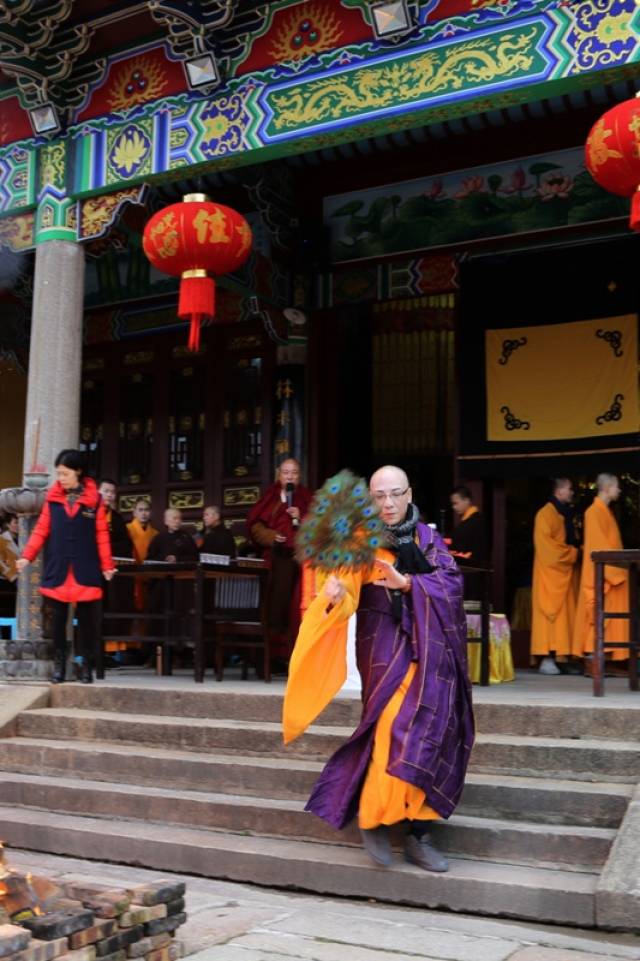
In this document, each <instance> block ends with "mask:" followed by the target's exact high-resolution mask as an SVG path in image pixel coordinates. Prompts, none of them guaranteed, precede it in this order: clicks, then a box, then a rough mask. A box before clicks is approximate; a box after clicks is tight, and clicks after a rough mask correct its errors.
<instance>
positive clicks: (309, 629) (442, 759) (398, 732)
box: [283, 467, 474, 871]
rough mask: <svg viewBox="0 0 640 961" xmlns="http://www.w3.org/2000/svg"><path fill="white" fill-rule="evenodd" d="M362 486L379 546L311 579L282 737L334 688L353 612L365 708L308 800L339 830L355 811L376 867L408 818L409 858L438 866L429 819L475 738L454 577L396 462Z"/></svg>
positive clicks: (453, 792)
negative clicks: (374, 511) (360, 565)
mask: <svg viewBox="0 0 640 961" xmlns="http://www.w3.org/2000/svg"><path fill="white" fill-rule="evenodd" d="M370 490H371V495H372V497H373V499H374V501H375V502H376V503H377V504H378V506H379V510H380V515H381V518H382V520H383V521H384V523H385V525H386V535H385V536H386V541H387V547H386V548H385V549H384V550H380V551H378V552H377V553H376V559H375V563H374V566H373V568H371V569H368V570H358V571H350V572H345V571H342V570H341V571H337V572H335V573H334V574H331V575H329V576H326V577H325V579H324V583H322V578H320V577H317V587H318V593H317V596H316V597H315V599H314V600H313V601H312V602H311V604H310V605H309V608H308V610H307V612H306V614H305V616H304V619H303V622H302V625H301V628H300V633H299V635H298V639H297V641H296V646H295V649H294V652H293V656H292V659H291V664H290V668H289V681H288V685H287V692H286V695H285V703H284V713H283V727H284V738H285V742H287V743H288V742H289V741H291V740H293V739H294V738H296V737H298V736H299V735H300V734H302V733H303V731H304V730H305V729H306V727H307V726H308V725H309V724H311V723H312V722H313V720H314V719H315V718H316V717H317V716H318V715H319V714H320V712H321V711H322V710H323V709H324V708H325V707H326V705H327V704H328V703H329V701H330V700H331V698H332V697H333V696H334V695H335V694H336V693H337V692H338V691H339V690H340V688H341V687H342V684H343V683H344V681H345V678H346V634H347V621H348V619H349V617H350V616H351V615H352V614H353V613H354V612H357V629H356V655H357V661H358V669H359V671H360V675H361V678H362V699H363V709H362V718H361V720H360V723H359V725H358V727H357V729H356V731H355V732H354V733H353V735H352V736H351V737H350V738H349V740H348V741H347V742H346V743H345V744H343V745H342V746H341V747H340V748H339V749H338V750H337V751H336V752H335V754H334V755H333V757H332V758H331V759H330V760H329V762H328V764H327V765H326V767H325V768H324V770H323V772H322V774H321V775H320V778H319V779H318V781H317V783H316V785H315V787H314V788H313V791H312V793H311V797H310V799H309V801H308V803H307V807H306V810H307V811H311V812H312V813H313V814H316V815H317V816H318V817H321V818H323V819H324V820H325V821H327V823H329V824H331V825H332V826H333V827H335V828H338V829H340V828H343V827H345V825H346V824H348V823H349V821H351V820H352V819H353V818H354V817H356V816H357V817H358V823H359V826H360V832H361V836H362V840H363V844H364V847H365V849H366V851H367V853H368V854H369V855H370V857H371V858H372V859H373V861H374V862H375V863H376V864H379V865H382V866H386V865H389V864H390V863H391V862H392V860H393V856H392V852H391V845H390V837H389V828H390V825H392V824H395V823H397V822H405V823H406V824H407V834H406V837H405V847H404V854H405V858H406V860H408V861H409V862H410V863H413V864H416V865H418V866H419V867H421V868H423V869H424V870H427V871H446V870H447V869H448V863H447V860H446V858H445V857H444V856H443V855H442V854H441V853H440V852H439V851H438V850H437V848H436V847H435V845H434V844H433V841H432V840H431V838H430V834H429V828H430V825H431V823H432V822H433V821H434V820H435V819H437V818H448V817H449V816H450V814H451V813H452V812H453V810H454V808H455V807H456V804H457V803H458V800H459V798H460V795H461V793H462V788H463V785H464V778H465V772H466V768H467V763H468V760H469V755H470V753H471V748H472V745H473V737H474V723H473V710H472V705H471V686H470V683H469V679H468V673H467V662H466V623H465V616H464V611H463V606H462V593H463V584H462V577H461V575H460V572H459V571H458V568H457V566H456V562H455V560H454V559H453V558H452V557H451V555H450V554H449V552H448V550H447V548H446V546H445V544H444V542H443V541H442V539H441V538H440V536H439V535H438V534H437V533H436V531H434V530H433V529H432V528H430V527H428V526H427V525H425V524H422V523H420V522H419V520H418V516H419V515H418V510H417V508H416V506H415V505H414V504H413V503H412V495H411V487H410V486H409V481H408V478H407V476H406V474H405V473H404V471H402V470H400V469H399V468H397V467H383V468H381V469H380V470H378V471H377V472H376V473H375V474H374V475H373V477H372V478H371V482H370Z"/></svg>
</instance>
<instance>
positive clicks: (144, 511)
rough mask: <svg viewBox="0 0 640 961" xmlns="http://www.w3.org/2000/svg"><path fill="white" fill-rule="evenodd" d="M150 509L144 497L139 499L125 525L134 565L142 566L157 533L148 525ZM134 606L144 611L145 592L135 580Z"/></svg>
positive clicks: (142, 584)
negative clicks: (131, 545) (131, 517)
mask: <svg viewBox="0 0 640 961" xmlns="http://www.w3.org/2000/svg"><path fill="white" fill-rule="evenodd" d="M150 519H151V507H150V505H149V501H148V500H146V499H145V498H144V497H139V498H138V500H137V501H136V502H135V504H134V506H133V520H131V521H130V522H129V523H128V524H127V530H128V532H129V537H130V538H131V542H132V544H133V556H134V558H135V560H136V564H143V563H144V561H145V560H146V559H147V552H148V550H149V544H150V543H151V541H152V540H153V538H154V537H155V536H156V534H157V533H158V531H157V530H156V529H155V527H153V526H152V525H151V523H150ZM135 584H136V586H135V605H136V610H137V611H143V610H144V604H145V590H144V583H143V582H142V581H141V580H140V579H139V578H136V582H135Z"/></svg>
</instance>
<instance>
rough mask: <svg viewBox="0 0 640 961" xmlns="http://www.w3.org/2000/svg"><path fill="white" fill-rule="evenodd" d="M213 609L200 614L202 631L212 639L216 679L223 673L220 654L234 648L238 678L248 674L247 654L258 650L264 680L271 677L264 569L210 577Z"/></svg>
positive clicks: (244, 677) (220, 679)
mask: <svg viewBox="0 0 640 961" xmlns="http://www.w3.org/2000/svg"><path fill="white" fill-rule="evenodd" d="M209 583H210V584H211V587H212V588H213V599H212V604H213V612H206V610H205V614H204V617H203V621H204V634H205V637H206V635H207V634H208V626H210V627H211V635H212V638H213V641H214V665H215V675H216V680H217V681H222V679H223V677H224V657H225V653H227V652H229V651H237V652H239V653H240V654H241V657H242V679H243V680H246V679H247V676H248V658H249V656H250V654H251V653H255V652H256V651H260V652H262V663H263V671H264V680H265V681H266V682H267V683H269V682H270V681H271V645H270V637H269V631H268V629H267V626H266V618H265V594H266V583H267V572H266V571H260V572H259V573H251V574H249V573H246V574H245V573H241V572H237V573H236V572H235V571H234V573H233V574H225V575H223V576H221V577H214V578H213V583H211V582H209Z"/></svg>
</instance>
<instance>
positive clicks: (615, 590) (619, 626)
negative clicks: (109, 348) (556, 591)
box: [573, 497, 629, 661]
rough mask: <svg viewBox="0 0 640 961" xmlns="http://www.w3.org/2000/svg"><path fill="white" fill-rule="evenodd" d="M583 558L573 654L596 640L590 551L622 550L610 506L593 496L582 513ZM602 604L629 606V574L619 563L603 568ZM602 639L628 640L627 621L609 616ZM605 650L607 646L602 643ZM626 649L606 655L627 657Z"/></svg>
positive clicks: (623, 608)
mask: <svg viewBox="0 0 640 961" xmlns="http://www.w3.org/2000/svg"><path fill="white" fill-rule="evenodd" d="M583 550H584V559H583V562H582V577H581V579H580V594H579V596H578V610H577V612H576V624H575V629H574V632H573V654H574V655H575V656H576V657H582V655H583V654H591V653H592V652H593V648H594V643H595V606H596V595H595V568H594V563H593V561H592V560H591V552H592V551H621V550H622V539H621V537H620V530H619V528H618V525H617V523H616V519H615V517H614V516H613V514H612V512H611V511H610V509H609V508H608V507H607V506H606V504H604V503H603V501H602V500H601V499H600V498H599V497H596V499H595V500H594V502H593V504H592V505H591V507H589V508H587V510H586V511H585V515H584V549H583ZM604 606H605V610H607V611H614V612H616V611H620V612H622V611H628V610H629V574H628V571H626V570H624V569H623V568H621V567H610V566H609V565H606V566H605V569H604ZM604 624H605V635H604V636H605V642H606V641H619V642H628V640H629V622H628V621H622V620H621V621H617V620H608V619H606V620H605V622H604ZM605 650H606V647H605ZM628 656H629V654H628V651H625V650H616V649H615V648H614V649H613V650H611V649H610V650H609V651H607V657H610V658H612V659H613V660H616V661H622V660H625V659H626V658H628Z"/></svg>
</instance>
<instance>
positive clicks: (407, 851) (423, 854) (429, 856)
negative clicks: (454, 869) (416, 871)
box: [404, 834, 449, 874]
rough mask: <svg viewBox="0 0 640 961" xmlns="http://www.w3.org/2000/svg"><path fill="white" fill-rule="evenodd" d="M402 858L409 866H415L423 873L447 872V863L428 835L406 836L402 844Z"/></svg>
mask: <svg viewBox="0 0 640 961" xmlns="http://www.w3.org/2000/svg"><path fill="white" fill-rule="evenodd" d="M404 856H405V858H406V860H407V861H408V862H409V864H417V865H418V867H419V868H422V870H423V871H434V872H436V873H437V874H443V873H444V872H445V871H448V870H449V862H448V861H447V859H446V858H445V856H444V855H443V854H441V853H440V851H438V849H437V847H436V846H435V845H434V843H433V841H432V840H431V838H430V837H429V836H428V835H425V836H424V837H421V838H417V837H416V836H415V834H408V835H407V837H406V839H405V842H404Z"/></svg>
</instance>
